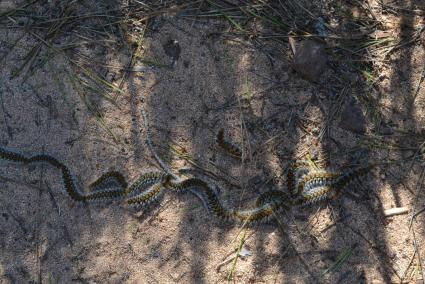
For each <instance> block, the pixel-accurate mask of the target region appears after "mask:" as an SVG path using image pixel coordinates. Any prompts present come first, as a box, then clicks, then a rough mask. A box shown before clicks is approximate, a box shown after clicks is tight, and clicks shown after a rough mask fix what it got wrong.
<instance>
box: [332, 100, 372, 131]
mask: <svg viewBox="0 0 425 284" xmlns="http://www.w3.org/2000/svg"><path fill="white" fill-rule="evenodd" d="M339 127H341V128H342V129H345V130H348V131H351V132H354V133H357V134H364V133H365V132H366V120H365V117H364V115H363V112H362V109H361V108H360V106H359V105H358V104H356V103H351V104H348V105H347V106H346V107H345V108H344V110H343V112H342V114H341V121H340V123H339Z"/></svg>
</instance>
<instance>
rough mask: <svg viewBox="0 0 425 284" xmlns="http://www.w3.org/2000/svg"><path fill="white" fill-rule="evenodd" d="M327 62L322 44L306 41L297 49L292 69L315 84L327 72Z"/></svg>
mask: <svg viewBox="0 0 425 284" xmlns="http://www.w3.org/2000/svg"><path fill="white" fill-rule="evenodd" d="M327 61H328V59H327V55H326V52H325V47H324V45H323V44H322V43H320V42H318V41H316V40H305V41H303V42H302V43H301V44H299V45H298V47H297V48H296V52H295V55H294V59H293V61H292V68H294V70H295V71H297V72H298V73H299V74H300V75H301V76H302V77H304V78H305V79H307V80H309V81H312V82H315V81H318V80H319V79H320V76H321V75H322V74H323V72H324V71H325V67H326V63H327Z"/></svg>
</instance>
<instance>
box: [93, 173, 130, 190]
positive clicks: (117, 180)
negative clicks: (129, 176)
mask: <svg viewBox="0 0 425 284" xmlns="http://www.w3.org/2000/svg"><path fill="white" fill-rule="evenodd" d="M127 186H128V184H127V181H126V180H125V177H124V176H123V175H122V174H121V173H120V172H117V171H109V172H106V173H105V174H103V175H101V176H100V177H99V178H98V179H97V180H95V181H94V182H92V183H91V184H90V185H89V188H90V190H91V191H97V190H102V189H103V188H108V187H120V188H127Z"/></svg>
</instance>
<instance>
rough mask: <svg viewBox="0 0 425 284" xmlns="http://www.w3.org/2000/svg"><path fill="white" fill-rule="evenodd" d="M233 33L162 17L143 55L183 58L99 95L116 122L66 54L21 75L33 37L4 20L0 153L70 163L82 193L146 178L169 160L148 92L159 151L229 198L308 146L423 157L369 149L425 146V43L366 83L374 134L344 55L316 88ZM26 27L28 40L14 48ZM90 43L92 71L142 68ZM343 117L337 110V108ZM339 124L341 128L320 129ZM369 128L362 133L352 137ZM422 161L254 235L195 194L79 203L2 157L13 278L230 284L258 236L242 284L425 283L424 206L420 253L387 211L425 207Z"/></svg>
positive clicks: (114, 75)
mask: <svg viewBox="0 0 425 284" xmlns="http://www.w3.org/2000/svg"><path fill="white" fill-rule="evenodd" d="M227 27H228V24H227V23H223V22H208V23H199V22H191V21H186V20H182V19H178V18H176V17H173V16H164V17H161V18H159V19H157V20H156V22H155V27H154V29H153V30H151V31H150V32H149V33H147V35H146V38H145V41H144V44H143V55H144V58H145V59H146V60H150V61H154V62H160V63H162V64H165V65H167V66H169V67H159V66H154V67H152V66H151V65H148V64H145V63H143V62H137V64H136V66H138V68H140V70H142V71H143V72H135V73H130V75H129V76H128V77H127V79H126V80H125V81H124V85H123V89H124V92H123V93H122V94H120V93H114V94H113V95H114V96H115V98H116V102H117V103H116V104H113V103H111V102H109V101H108V100H106V99H105V98H104V97H102V96H99V95H87V97H86V100H87V101H88V102H89V103H90V104H93V105H95V106H96V107H97V108H98V110H99V111H100V112H101V113H102V115H103V117H102V119H103V120H102V119H99V118H98V117H95V116H93V115H92V112H90V111H89V110H88V108H87V101H86V103H84V100H83V99H82V97H81V96H80V95H79V94H81V93H84V91H83V92H82V91H81V90H78V88H77V87H76V85H75V84H73V77H72V74H74V73H73V70H74V69H73V67H72V66H71V65H70V64H69V62H68V60H67V59H66V58H64V57H63V56H61V55H51V56H50V57H49V59H48V61H47V63H46V64H44V65H43V66H42V67H41V68H39V69H36V71H35V72H34V73H33V74H32V75H31V76H29V77H28V78H25V79H24V78H22V76H18V77H16V78H11V74H12V73H13V71H14V70H16V68H17V67H18V66H19V65H20V63H21V62H22V58H23V56H25V54H26V53H27V52H28V50H29V48H30V47H32V46H33V45H34V44H35V43H36V42H37V41H36V39H34V38H33V37H31V36H29V35H28V34H25V33H23V32H21V31H19V30H17V31H16V30H13V31H11V30H1V31H0V55H5V57H4V58H3V59H2V62H1V66H2V68H1V69H0V82H1V84H0V98H1V101H0V102H1V105H0V107H1V108H0V145H1V146H6V147H9V148H13V149H19V150H20V151H22V152H24V153H28V154H31V153H39V152H45V153H48V154H51V155H53V156H55V157H58V158H59V159H60V160H62V161H63V162H64V163H66V164H67V165H68V166H69V168H70V169H71V170H72V172H73V173H74V175H75V176H76V178H77V180H78V182H79V184H80V185H81V186H85V185H88V184H89V183H90V182H92V181H94V180H95V179H96V177H98V176H100V175H101V174H102V173H104V172H106V171H108V170H111V169H114V170H119V171H121V172H123V173H124V175H125V176H126V177H127V178H128V180H130V181H131V180H134V179H135V178H137V176H138V175H139V174H141V173H143V172H147V171H149V170H153V169H157V168H158V167H157V165H156V163H155V160H154V159H153V158H152V155H151V153H150V151H149V149H148V148H147V146H146V144H145V143H144V139H145V137H146V131H145V129H144V127H143V121H142V118H141V116H140V105H141V103H142V101H141V100H142V98H143V99H144V102H143V103H144V105H145V107H146V109H147V111H148V113H149V123H150V126H151V132H152V142H153V144H154V146H155V148H156V150H157V151H158V153H159V154H160V155H161V157H163V159H164V160H165V161H167V163H169V164H170V165H172V167H173V169H174V170H175V171H176V172H177V170H178V169H181V168H182V167H191V164H190V163H189V162H187V161H185V160H184V159H183V158H181V157H179V156H178V155H176V152H175V151H174V150H175V149H177V150H178V152H179V153H181V154H184V155H187V157H189V159H190V160H191V161H195V162H196V164H197V165H198V166H199V168H200V169H198V170H197V171H195V172H194V173H192V174H193V175H196V176H198V177H201V178H203V179H205V180H207V181H208V182H210V183H212V184H216V185H218V186H219V187H220V188H221V191H220V198H221V199H222V200H223V203H224V204H225V205H226V206H228V207H249V206H250V205H251V204H252V203H253V200H254V199H255V196H257V195H258V193H259V192H263V191H265V190H267V189H270V188H276V189H284V184H285V176H284V174H285V170H286V169H287V166H288V165H289V163H290V161H291V160H292V159H295V158H297V157H301V156H304V155H305V154H310V155H311V156H312V157H313V159H318V160H319V161H322V162H321V164H323V165H324V166H326V167H327V168H331V169H341V168H343V167H344V166H349V165H352V164H357V163H361V164H367V163H371V162H374V161H376V160H380V159H384V158H385V157H388V156H390V157H393V158H399V159H400V158H402V157H403V156H407V155H408V154H412V153H406V151H398V150H397V149H394V150H391V151H387V150H381V149H378V148H375V149H372V150H371V149H370V148H367V147H364V145H365V143H367V142H368V141H370V140H368V138H369V137H375V138H376V137H378V138H382V139H390V140H385V141H395V142H397V143H399V144H400V145H403V146H404V147H406V148H409V147H411V148H412V149H415V147H417V145H419V144H420V143H419V142H418V141H421V139H420V137H423V124H424V122H425V117H424V113H423V106H424V103H425V89H424V88H422V89H420V90H419V93H418V94H417V95H416V98H415V99H414V100H413V102H414V103H411V102H412V99H411V96H412V95H413V94H414V93H415V91H416V86H417V84H418V82H419V79H420V75H421V72H422V68H423V62H424V50H423V46H421V45H415V46H409V47H406V48H405V49H404V50H403V52H395V53H393V54H392V55H391V58H390V61H391V64H390V65H388V66H384V67H383V69H382V77H380V78H379V82H378V83H377V84H376V85H375V86H374V87H372V88H370V89H368V90H367V91H368V92H371V93H372V92H375V93H379V94H380V100H381V104H380V105H381V106H382V112H381V113H380V117H381V118H382V121H381V122H380V124H379V127H378V128H377V127H376V121H373V120H372V119H371V117H373V116H372V115H371V114H370V113H368V109H367V107H366V106H365V105H364V104H363V103H362V99H361V98H362V96H363V92H365V89H364V86H362V85H360V84H358V83H357V82H358V78H357V77H355V75H353V77H352V78H351V79H350V80H351V81H350V83H351V84H352V85H351V86H350V87H349V88H348V89H347V88H337V87H336V88H334V87H333V86H335V84H336V86H338V82H339V81H338V80H339V78H340V77H342V75H347V74H341V73H340V71H338V70H335V68H331V65H329V66H328V68H327V71H326V72H325V73H324V74H323V78H321V80H320V82H319V83H310V82H308V81H306V80H304V79H302V78H301V77H300V76H299V75H298V74H297V73H295V72H294V71H293V70H292V69H291V67H290V62H291V59H290V58H291V51H290V49H289V47H288V48H287V49H285V50H282V47H281V45H278V44H273V43H270V42H269V43H267V44H265V45H264V46H262V47H261V48H258V46H256V45H254V44H252V42H250V41H248V40H243V39H235V38H232V39H231V38H226V37H224V36H220V31H223V30H225V29H226V28H227ZM21 36H23V37H24V38H25V40H23V41H20V44H19V45H18V46H17V47H16V48H14V49H13V52H8V51H9V50H10V44H11V43H13V42H14V41H15V40H16V39H18V38H19V37H21ZM81 52H82V53H86V55H87V56H89V57H91V58H92V59H93V60H94V61H93V62H94V63H93V64H96V63H95V62H102V63H107V64H110V65H114V66H128V63H129V61H130V56H129V54H128V53H126V52H123V51H122V50H112V51H110V52H108V53H104V52H96V49H95V48H94V49H90V48H88V47H87V48H86V49H83V48H82V49H81ZM43 54H44V53H43ZM86 63H87V62H86ZM89 66H90V65H89ZM349 75H350V76H351V74H349ZM105 77H106V78H108V79H109V80H110V81H111V82H113V83H114V84H116V85H119V83H120V82H121V79H122V74H121V73H120V72H118V71H114V69H113V68H111V69H110V70H109V71H108V72H107V73H106V74H105ZM377 90H379V91H377ZM339 102H342V103H341V104H339ZM409 102H410V104H409ZM335 109H338V110H339V112H337V114H335V115H332V114H333V113H334V110H335ZM357 109H359V110H360V111H358V110H357ZM352 113H355V114H356V113H357V114H359V113H360V117H359V115H354V118H353V116H352V115H350V114H352ZM363 115H364V117H361V116H363ZM359 123H360V124H364V125H360V126H359V125H358V124H359ZM347 125H349V126H350V125H351V126H353V125H354V126H353V127H354V128H353V127H352V128H351V129H350V130H347V128H350V127H348V126H347ZM324 126H329V132H328V133H327V134H325V135H324V136H323V137H322V136H321V129H323V127H324ZM355 126H357V128H356V127H355ZM359 127H360V129H364V134H362V133H355V132H353V129H354V130H355V129H359ZM220 128H224V129H225V131H226V136H227V137H228V138H229V139H230V140H232V141H234V142H235V143H238V144H240V145H243V149H244V155H245V156H246V158H247V159H246V160H244V161H243V162H242V163H241V162H239V161H236V160H234V159H232V158H231V157H228V156H227V155H226V154H225V153H223V152H221V151H220V150H219V149H217V147H216V145H215V143H214V137H215V134H216V133H217V132H218V130H219V129H220ZM377 129H378V130H379V131H381V130H382V129H383V130H382V131H387V132H385V133H379V132H377ZM394 129H399V130H403V131H404V132H394ZM394 133H395V134H394ZM403 133H410V134H412V133H413V134H414V135H412V136H413V137H414V138H412V139H410V138H407V136H405V135H403ZM388 136H390V137H389V138H388ZM407 152H408V151H407ZM410 152H413V150H411V151H410ZM192 167H193V166H192ZM409 169H410V164H409V163H405V164H403V165H401V166H391V167H389V166H386V167H381V168H378V169H377V170H375V171H374V172H373V173H371V174H370V175H369V177H368V178H367V179H365V180H364V181H363V182H362V183H361V184H360V183H359V184H356V185H355V186H352V187H350V189H349V190H347V192H344V194H343V195H342V196H340V198H338V199H337V200H335V201H325V202H322V203H320V204H317V205H313V206H309V207H304V208H294V209H293V210H290V211H288V212H284V213H282V214H280V215H278V219H279V221H280V223H281V224H282V226H281V227H279V226H277V224H276V222H272V223H270V224H259V225H255V226H253V227H251V228H248V229H247V230H241V229H240V227H239V226H237V225H232V224H223V223H222V222H221V221H220V220H218V219H217V218H215V217H214V216H213V215H210V214H208V212H206V210H205V209H204V208H203V207H202V205H201V203H200V202H199V201H198V199H197V198H196V197H194V196H192V195H191V194H189V193H188V194H180V195H178V194H166V195H165V196H164V197H163V198H162V199H160V200H159V201H158V202H155V203H154V204H151V205H150V206H148V207H146V208H142V210H135V209H134V208H128V207H126V206H125V205H123V204H121V203H119V202H115V203H108V204H94V205H92V204H90V205H80V204H74V203H73V202H72V201H71V200H70V198H69V197H68V196H67V195H66V194H65V193H64V192H63V190H62V188H61V181H60V176H59V173H58V171H56V170H55V169H52V168H50V167H48V166H38V165H37V166H29V167H27V166H22V165H18V164H13V163H10V162H5V161H1V162H0V188H1V190H0V250H1V253H0V283H28V282H29V283H42V282H44V283H71V282H76V283H223V282H226V281H227V277H228V274H229V272H230V271H231V270H232V265H233V262H227V263H224V264H222V263H223V261H224V260H226V259H228V258H229V256H231V255H232V254H233V253H234V251H235V249H236V248H238V247H239V244H240V242H241V238H242V236H243V235H244V234H245V244H244V246H243V248H244V250H245V251H248V252H249V255H248V256H245V257H244V258H242V259H238V261H237V263H236V268H235V274H234V279H233V281H234V282H236V283H317V282H325V283H398V282H399V281H400V280H399V277H400V276H402V275H403V273H404V272H405V271H406V268H407V267H408V266H409V264H410V263H411V262H412V263H413V266H412V267H413V268H410V269H408V270H407V274H408V275H407V276H406V279H407V280H409V279H415V277H416V278H418V279H421V276H420V275H419V271H418V267H419V264H418V258H417V256H418V254H419V255H420V256H421V257H425V249H424V248H423V247H424V245H425V244H424V242H425V232H424V229H425V226H424V222H425V219H424V215H419V216H418V217H417V219H416V221H415V222H414V224H413V226H412V228H413V229H414V232H415V236H416V245H417V248H418V251H417V253H416V255H415V257H414V245H413V243H414V239H413V234H412V232H413V231H412V230H409V220H410V219H409V215H400V216H394V217H385V216H384V214H383V212H384V210H385V209H389V208H393V207H401V206H407V207H408V208H409V209H412V208H416V210H419V209H420V208H422V207H423V206H424V200H425V196H424V194H423V193H421V192H422V191H421V185H419V186H417V183H418V179H419V176H420V174H421V171H422V169H421V168H420V167H418V166H416V165H415V166H413V167H412V169H411V170H409ZM417 192H419V194H417ZM342 255H346V256H348V257H347V259H346V260H345V261H344V262H343V263H342V265H341V266H339V267H338V268H337V269H335V270H332V269H331V271H328V272H327V273H324V272H325V271H326V269H328V268H332V265H333V264H334V263H335V262H336V261H338V259H341V256H342ZM412 259H413V260H412ZM221 264H222V265H221ZM412 277H413V278H412ZM417 283H422V282H417Z"/></svg>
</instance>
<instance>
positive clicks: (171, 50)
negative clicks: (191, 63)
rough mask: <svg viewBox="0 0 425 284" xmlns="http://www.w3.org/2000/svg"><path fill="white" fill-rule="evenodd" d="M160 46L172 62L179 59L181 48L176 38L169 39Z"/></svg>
mask: <svg viewBox="0 0 425 284" xmlns="http://www.w3.org/2000/svg"><path fill="white" fill-rule="evenodd" d="M162 47H163V48H164V52H165V54H167V55H168V56H170V57H171V58H172V59H173V62H176V61H177V60H179V58H180V53H181V50H182V49H181V47H180V44H179V42H178V41H177V40H172V39H170V40H169V41H167V43H166V44H164V45H163V46H162Z"/></svg>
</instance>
